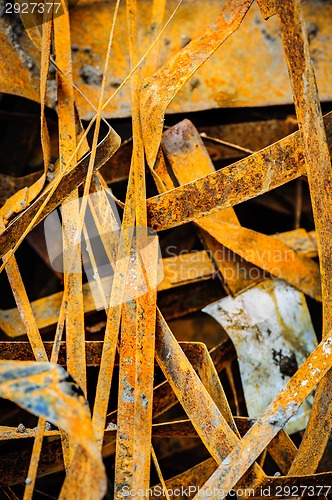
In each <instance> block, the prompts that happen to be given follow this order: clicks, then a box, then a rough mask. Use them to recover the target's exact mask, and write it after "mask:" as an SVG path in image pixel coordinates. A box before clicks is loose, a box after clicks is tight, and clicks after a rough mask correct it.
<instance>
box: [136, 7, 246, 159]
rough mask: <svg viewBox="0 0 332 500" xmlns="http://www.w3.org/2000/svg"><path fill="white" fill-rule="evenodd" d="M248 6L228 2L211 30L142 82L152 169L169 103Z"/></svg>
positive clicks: (146, 142) (144, 125)
mask: <svg viewBox="0 0 332 500" xmlns="http://www.w3.org/2000/svg"><path fill="white" fill-rule="evenodd" d="M251 3H252V0H228V1H227V2H226V5H225V6H224V8H223V9H222V11H221V13H220V14H219V16H218V17H217V19H216V21H215V24H214V25H213V26H212V27H209V28H207V29H206V31H205V32H203V33H201V35H200V36H199V37H197V38H196V39H194V40H192V41H191V42H190V43H189V44H188V45H186V46H185V47H184V48H183V49H182V50H181V51H180V52H178V53H177V54H176V55H175V56H174V57H172V58H171V60H170V61H168V62H167V63H166V64H165V65H164V66H162V67H161V68H160V69H159V70H158V71H157V72H156V73H155V74H154V75H152V76H151V77H148V78H147V79H145V81H144V83H143V85H142V91H141V112H142V133H143V138H144V145H145V152H146V158H147V162H148V164H149V165H150V167H151V168H153V167H154V163H155V161H156V158H157V153H158V149H159V146H160V141H161V135H162V130H163V120H164V115H165V112H166V109H167V107H168V105H169V103H170V102H171V101H172V100H173V98H174V97H175V95H176V94H177V93H178V91H179V90H180V89H181V87H183V85H184V84H185V83H186V81H187V80H188V79H189V78H190V77H191V76H192V75H193V74H194V73H195V71H197V69H198V68H199V67H200V66H201V65H202V64H203V63H204V62H205V61H206V60H207V59H208V58H209V57H210V56H211V55H212V54H213V53H214V52H215V51H216V50H217V48H218V47H220V45H221V44H222V43H223V42H224V41H225V40H226V39H227V38H228V37H229V36H230V35H231V34H232V33H234V31H236V30H237V28H238V27H239V26H240V24H241V22H242V20H243V18H244V16H245V15H246V13H247V11H248V9H249V7H250V5H251Z"/></svg>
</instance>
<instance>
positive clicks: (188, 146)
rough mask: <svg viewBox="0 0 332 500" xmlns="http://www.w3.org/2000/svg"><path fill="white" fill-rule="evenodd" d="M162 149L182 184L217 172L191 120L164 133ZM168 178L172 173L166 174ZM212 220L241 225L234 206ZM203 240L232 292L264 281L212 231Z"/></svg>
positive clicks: (258, 273) (204, 233) (261, 276)
mask: <svg viewBox="0 0 332 500" xmlns="http://www.w3.org/2000/svg"><path fill="white" fill-rule="evenodd" d="M162 148H163V151H164V152H165V155H166V158H167V160H168V162H169V163H170V166H171V168H172V170H173V173H174V175H175V177H176V179H177V180H178V181H179V183H180V185H183V184H186V183H188V182H190V181H192V180H195V179H198V178H200V177H203V176H204V175H208V174H210V173H211V172H214V171H215V169H214V166H213V163H212V161H211V159H210V156H209V155H208V152H207V150H206V149H205V147H204V144H203V141H202V139H201V137H200V135H199V134H198V132H197V130H196V129H195V127H194V126H193V124H192V123H191V122H190V121H189V120H183V121H182V122H180V123H178V124H177V125H175V126H174V127H172V128H171V129H169V130H167V131H166V132H164V134H163V139H162ZM166 175H168V174H167V173H166ZM208 217H209V218H213V221H214V222H215V223H216V224H217V225H218V222H219V221H222V222H229V223H231V224H237V225H239V221H238V218H237V216H236V214H235V211H234V209H233V208H231V207H230V208H226V209H225V210H222V211H220V212H218V214H215V215H213V216H208ZM197 225H198V227H201V226H200V223H199V222H197ZM203 229H204V227H203ZM201 237H202V239H203V241H204V243H205V246H207V248H208V249H209V251H210V253H211V258H212V260H213V262H214V263H215V265H216V267H217V268H218V269H219V271H220V272H221V277H222V279H223V282H224V286H225V288H226V290H227V291H228V293H236V292H237V291H239V290H241V289H242V288H245V287H246V286H249V285H250V284H251V283H252V282H253V281H255V280H256V281H259V280H261V279H262V278H263V273H262V271H261V270H260V269H258V268H255V269H254V271H255V272H254V273H252V272H251V271H252V267H253V266H251V265H250V264H248V263H247V262H243V260H241V257H240V256H238V255H237V254H234V253H233V252H229V251H228V250H227V249H226V247H225V246H224V245H223V244H221V243H219V242H217V241H216V240H215V239H214V238H213V237H211V236H210V234H209V233H208V232H205V231H203V232H201ZM239 268H241V269H242V273H240V272H239ZM248 276H254V277H255V278H254V280H250V279H248Z"/></svg>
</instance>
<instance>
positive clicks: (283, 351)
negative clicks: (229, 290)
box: [203, 280, 317, 433]
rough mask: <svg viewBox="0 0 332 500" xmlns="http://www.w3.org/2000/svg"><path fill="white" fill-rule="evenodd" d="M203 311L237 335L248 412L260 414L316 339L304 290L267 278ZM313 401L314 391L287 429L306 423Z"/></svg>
mask: <svg viewBox="0 0 332 500" xmlns="http://www.w3.org/2000/svg"><path fill="white" fill-rule="evenodd" d="M203 312H206V313H207V314H210V315H211V316H212V317H213V318H215V319H216V320H217V321H218V322H219V323H220V324H221V326H222V327H223V328H224V329H225V330H226V332H227V333H228V335H229V336H230V338H231V340H232V341H233V343H234V346H235V349H236V352H237V355H238V361H239V366H240V372H241V378H242V384H243V390H244V395H245V400H246V405H247V409H248V414H249V417H251V418H258V417H259V416H260V415H261V414H262V413H263V412H264V410H265V409H266V408H267V406H268V405H269V404H270V403H271V401H272V400H273V399H274V397H275V396H276V395H277V394H278V392H279V391H280V390H281V389H282V388H283V387H284V386H285V385H286V383H287V382H288V380H289V379H290V377H291V376H292V375H293V374H294V373H295V372H296V370H297V369H298V367H300V366H301V365H302V363H303V362H304V361H305V360H306V358H307V357H308V356H309V354H310V353H311V352H312V351H313V350H314V349H315V347H316V345H317V340H316V335H315V332H314V329H313V326H312V322H311V318H310V315H309V311H308V308H307V304H306V301H305V297H304V295H303V294H302V293H301V292H299V291H297V290H295V288H293V287H291V286H289V285H287V284H286V283H284V282H283V281H281V280H266V281H264V282H262V283H260V284H258V285H257V286H254V287H252V288H249V289H247V290H245V291H244V292H242V293H239V294H237V295H235V296H234V297H231V296H229V297H226V298H224V299H221V300H219V301H217V302H215V303H213V304H210V305H209V306H207V307H205V308H204V309H203ZM305 382H306V381H305V380H304V381H303V382H302V383H303V384H305ZM311 404H312V398H311V397H310V398H308V399H307V400H306V401H305V402H304V403H303V405H302V408H301V409H300V410H299V411H298V413H297V414H296V415H295V416H294V417H293V418H292V419H291V420H290V421H289V423H288V424H287V426H286V427H285V429H286V431H287V432H289V433H294V432H297V431H299V430H302V429H304V428H305V426H306V423H307V420H308V417H309V414H310V408H311Z"/></svg>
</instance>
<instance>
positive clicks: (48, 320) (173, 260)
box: [0, 191, 317, 362]
mask: <svg viewBox="0 0 332 500" xmlns="http://www.w3.org/2000/svg"><path fill="white" fill-rule="evenodd" d="M99 194H100V196H102V198H104V192H103V191H100V192H99ZM104 201H106V202H107V199H106V198H105V200H104ZM100 203H102V201H101V200H100ZM100 203H99V202H98V203H96V200H95V198H92V199H91V203H90V208H91V209H92V210H93V211H94V213H97V211H98V214H99V215H98V216H97V215H96V217H95V221H96V223H98V224H100V225H99V226H98V227H100V234H101V238H102V240H103V244H104V248H105V250H106V253H107V255H108V256H109V258H110V256H111V258H110V261H111V262H114V260H115V253H114V249H115V250H116V246H115V243H114V241H113V239H112V238H113V236H114V235H115V234H116V227H114V225H113V224H114V222H115V221H113V220H111V219H110V217H109V216H110V215H111V213H110V211H109V210H104V211H102V207H103V205H100ZM107 203H108V202H107ZM103 218H104V219H105V218H106V220H104V221H102V219H103ZM107 224H108V227H112V228H113V230H112V231H104V230H103V229H102V228H105V227H107ZM313 236H314V234H312V233H307V232H306V231H305V230H304V229H297V230H294V231H290V232H287V233H279V234H276V235H274V238H276V239H280V240H281V241H283V242H284V243H285V244H287V245H288V246H290V247H292V248H293V249H294V250H296V252H299V253H301V254H303V255H308V256H310V257H315V256H317V248H316V246H315V240H314V239H313ZM112 252H113V253H112ZM163 268H164V278H163V280H162V281H161V283H160V284H159V285H158V291H162V290H169V289H172V288H174V287H180V286H183V285H186V284H189V283H193V282H195V281H199V280H201V279H204V280H205V279H207V278H209V277H210V276H213V275H214V274H215V272H216V270H215V267H214V265H213V263H212V262H211V260H210V258H209V255H208V254H207V252H206V251H204V250H202V251H200V252H191V253H186V254H181V255H176V256H174V257H167V258H165V259H163ZM62 296H63V293H62V292H57V293H55V294H53V295H50V296H48V297H43V298H41V299H37V300H35V301H33V302H31V307H32V311H33V314H34V317H35V320H36V322H37V326H38V328H39V329H44V328H47V327H48V326H52V325H54V324H56V323H57V320H58V315H59V310H60V306H61V301H62ZM83 296H84V312H85V313H89V312H92V311H94V310H95V307H96V306H95V302H94V300H93V297H92V294H91V290H90V286H89V285H88V284H84V285H83ZM211 301H212V300H211ZM211 301H210V302H211ZM201 307H202V306H201V305H200V306H199V308H201ZM168 316H169V315H168ZM169 317H171V316H169ZM0 328H1V329H2V330H3V331H4V332H5V333H6V335H8V336H9V337H11V338H16V337H20V336H22V335H24V334H25V329H24V325H23V324H22V321H21V320H20V318H19V314H18V311H17V309H16V308H13V309H7V310H2V311H1V310H0ZM12 355H14V353H13V354H12ZM21 355H22V356H25V354H24V352H21ZM87 356H88V357H87V360H89V355H88V353H87ZM3 359H4V358H3ZM8 359H9V358H8ZM17 359H19V358H17ZM24 359H25V358H22V360H24ZM88 362H89V361H88Z"/></svg>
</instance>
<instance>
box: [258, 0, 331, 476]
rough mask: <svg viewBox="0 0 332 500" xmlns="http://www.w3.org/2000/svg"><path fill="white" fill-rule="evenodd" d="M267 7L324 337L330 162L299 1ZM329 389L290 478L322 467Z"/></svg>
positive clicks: (317, 403)
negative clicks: (287, 103) (314, 257)
mask: <svg viewBox="0 0 332 500" xmlns="http://www.w3.org/2000/svg"><path fill="white" fill-rule="evenodd" d="M262 3H263V4H264V2H262ZM265 3H266V6H267V8H268V9H269V10H270V13H271V12H273V13H274V12H276V13H277V17H278V21H279V27H280V31H281V36H282V40H283V45H284V51H285V55H286V61H287V66H288V72H289V76H290V81H291V84H292V90H293V97H294V103H295V109H296V114H297V119H298V124H299V130H300V134H301V137H302V143H303V149H304V159H305V163H306V169H307V175H308V181H309V187H310V194H311V202H312V207H313V214H314V222H315V227H316V234H317V246H318V255H319V262H320V270H321V282H322V295H323V337H324V336H325V335H326V334H328V332H329V331H330V329H331V325H332V301H331V298H332V281H331V272H332V266H331V253H332V240H331V231H332V219H331V214H330V212H331V206H332V203H331V202H332V197H331V185H332V176H331V158H330V154H329V150H328V146H327V138H326V134H325V130H324V124H323V118H322V113H321V109H320V103H319V96H318V91H317V86H316V80H315V73H314V69H313V65H312V60H311V57H310V50H309V42H308V38H307V36H308V35H307V31H306V26H305V21H304V16H303V12H302V9H301V6H300V4H299V2H298V1H297V0H296V1H295V0H287V1H285V2H282V4H281V3H279V2H272V3H271V2H269V1H266V2H265ZM331 384H332V372H329V373H328V374H327V376H326V377H325V378H324V379H323V380H322V382H321V383H320V384H319V387H318V389H317V393H316V396H315V399H314V404H313V409H312V413H311V418H310V420H309V423H308V425H307V429H306V432H305V435H304V438H303V440H302V442H301V445H300V448H299V451H298V454H297V456H296V457H295V460H294V463H293V465H292V467H291V468H290V471H289V474H299V473H301V474H302V473H303V472H304V471H305V472H306V473H310V472H311V473H312V472H315V470H316V468H317V466H318V464H319V461H320V459H321V457H322V455H323V453H324V450H325V447H326V444H327V441H328V438H329V436H330V434H331V431H332V417H331V412H330V407H331V404H332V403H331V402H332V395H331ZM324 410H325V412H324Z"/></svg>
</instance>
